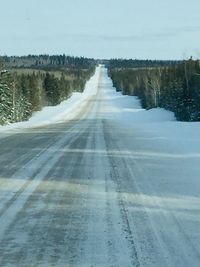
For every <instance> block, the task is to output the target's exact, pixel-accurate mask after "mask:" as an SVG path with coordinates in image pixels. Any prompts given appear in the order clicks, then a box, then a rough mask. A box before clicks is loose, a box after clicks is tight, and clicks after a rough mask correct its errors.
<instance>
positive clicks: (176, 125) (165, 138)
mask: <svg viewBox="0 0 200 267" xmlns="http://www.w3.org/2000/svg"><path fill="white" fill-rule="evenodd" d="M103 71H104V72H105V73H104V75H103V76H104V80H103V83H104V85H103V92H102V94H103V95H104V98H105V99H106V100H107V101H106V102H107V106H106V107H105V108H104V110H103V111H102V112H103V113H105V116H106V117H108V118H110V120H111V121H113V122H115V123H116V124H118V125H121V126H123V127H127V131H129V132H134V131H135V130H139V131H141V133H145V134H148V135H150V136H152V138H154V139H155V140H156V142H155V143H153V144H152V145H153V146H154V147H156V146H158V147H159V149H161V148H162V147H161V146H163V151H166V152H167V151H168V152H169V153H171V152H172V150H171V149H173V151H174V152H179V153H181V154H182V156H183V155H185V156H186V155H187V157H198V158H200V122H178V121H176V119H175V117H174V114H173V113H172V112H170V111H167V110H165V109H162V108H154V109H150V110H145V109H142V108H141V105H140V101H139V99H138V98H137V97H134V96H124V95H122V94H121V93H120V92H116V90H115V88H114V87H113V85H112V81H111V79H110V78H109V77H108V76H107V74H106V72H107V70H106V69H104V70H103Z"/></svg>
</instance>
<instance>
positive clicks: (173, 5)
mask: <svg viewBox="0 0 200 267" xmlns="http://www.w3.org/2000/svg"><path fill="white" fill-rule="evenodd" d="M0 10H1V15H0V35H1V38H0V54H1V55H4V54H7V55H24V54H43V53H49V54H63V53H65V54H67V55H74V56H87V57H95V58H114V57H117V58H119V57H123V58H140V59H146V58H149V59H183V58H187V57H190V56H191V55H192V56H193V57H194V58H196V57H198V58H200V0H0Z"/></svg>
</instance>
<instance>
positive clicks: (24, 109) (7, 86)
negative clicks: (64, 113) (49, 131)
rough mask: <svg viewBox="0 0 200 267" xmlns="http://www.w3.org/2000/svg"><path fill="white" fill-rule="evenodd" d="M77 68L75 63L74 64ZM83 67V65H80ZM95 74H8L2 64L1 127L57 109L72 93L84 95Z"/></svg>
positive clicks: (82, 71) (71, 71)
mask: <svg viewBox="0 0 200 267" xmlns="http://www.w3.org/2000/svg"><path fill="white" fill-rule="evenodd" d="M74 64H75V63H74ZM81 66H82V65H81ZM93 73H94V65H93V63H92V64H91V65H90V66H89V65H88V66H87V68H85V67H84V68H81V67H80V66H79V68H77V69H74V68H71V69H65V70H60V71H57V66H56V67H55V70H54V71H53V70H51V71H45V70H40V69H39V70H36V69H28V71H27V69H11V70H6V69H5V66H3V64H2V62H1V63H0V124H1V125H3V124H8V123H12V122H19V121H24V120H27V119H28V118H30V116H31V115H32V113H33V112H34V111H38V110H41V108H42V107H44V106H47V105H57V104H59V103H60V102H61V101H63V100H65V99H67V98H68V97H69V96H70V95H71V94H72V93H73V92H75V91H76V92H77V91H78V92H82V91H83V89H84V87H85V83H86V81H87V80H88V79H89V78H90V76H91V75H92V74H93Z"/></svg>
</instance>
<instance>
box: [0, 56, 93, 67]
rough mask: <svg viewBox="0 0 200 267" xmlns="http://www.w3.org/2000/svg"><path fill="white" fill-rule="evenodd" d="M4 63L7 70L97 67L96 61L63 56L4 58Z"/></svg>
mask: <svg viewBox="0 0 200 267" xmlns="http://www.w3.org/2000/svg"><path fill="white" fill-rule="evenodd" d="M3 61H4V62H5V65H6V67H7V68H36V69H43V70H44V69H45V70H55V69H56V70H60V69H61V70H63V69H66V68H68V69H75V70H77V69H88V68H90V67H91V66H92V65H93V66H94V65H95V60H94V59H90V58H84V57H71V56H66V55H65V54H63V55H28V56H21V57H20V56H11V57H8V56H4V57H3Z"/></svg>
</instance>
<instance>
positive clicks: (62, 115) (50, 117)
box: [0, 66, 101, 132]
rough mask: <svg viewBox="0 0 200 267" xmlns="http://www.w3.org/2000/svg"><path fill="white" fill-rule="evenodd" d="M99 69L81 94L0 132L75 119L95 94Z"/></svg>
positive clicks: (7, 126)
mask: <svg viewBox="0 0 200 267" xmlns="http://www.w3.org/2000/svg"><path fill="white" fill-rule="evenodd" d="M100 69H101V66H98V67H97V68H96V71H95V74H94V75H93V76H92V77H91V78H90V79H89V80H88V81H87V83H86V86H85V89H84V91H83V93H73V94H72V96H71V97H70V98H69V99H67V100H65V101H63V102H62V103H60V104H59V105H57V106H53V107H44V108H43V109H42V110H41V111H38V112H35V113H34V114H33V116H32V117H31V118H30V119H29V120H28V121H25V122H18V123H12V124H10V125H6V126H0V132H4V131H7V130H16V129H23V128H32V127H40V126H45V125H48V124H52V123H59V122H63V121H66V120H67V119H71V118H72V117H75V116H76V114H78V113H79V112H80V110H81V108H82V106H83V105H84V104H85V102H86V101H87V100H88V99H89V98H91V97H92V96H93V95H95V94H96V92H97V87H98V80H99V75H100Z"/></svg>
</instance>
